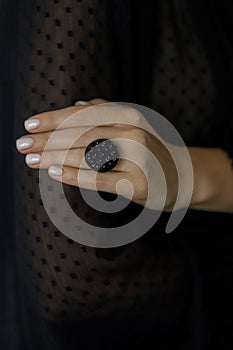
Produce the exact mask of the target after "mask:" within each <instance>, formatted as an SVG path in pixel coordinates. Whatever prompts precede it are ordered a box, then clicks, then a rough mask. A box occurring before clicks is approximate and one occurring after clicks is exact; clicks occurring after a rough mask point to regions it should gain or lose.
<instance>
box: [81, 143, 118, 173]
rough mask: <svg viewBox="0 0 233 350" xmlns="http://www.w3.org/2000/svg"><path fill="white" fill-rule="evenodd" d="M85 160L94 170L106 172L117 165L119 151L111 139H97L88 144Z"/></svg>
mask: <svg viewBox="0 0 233 350" xmlns="http://www.w3.org/2000/svg"><path fill="white" fill-rule="evenodd" d="M85 160H86V163H87V165H88V166H89V167H90V168H91V169H92V170H95V171H97V172H99V173H105V172H107V171H110V170H112V169H113V168H114V167H115V166H116V164H117V162H118V160H119V152H118V149H117V147H116V146H115V145H114V143H113V142H112V141H110V140H109V139H97V140H94V141H92V142H91V143H90V144H89V145H88V146H87V148H86V150H85Z"/></svg>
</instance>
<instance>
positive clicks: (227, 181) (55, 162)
mask: <svg viewBox="0 0 233 350" xmlns="http://www.w3.org/2000/svg"><path fill="white" fill-rule="evenodd" d="M88 102H89V105H86V106H85V105H81V104H76V105H75V106H71V107H68V108H64V109H60V110H57V111H50V112H45V113H41V114H38V115H36V116H33V117H31V118H29V119H28V120H30V119H35V118H36V119H38V120H40V126H39V127H37V128H35V129H33V130H30V131H29V133H28V134H27V135H24V136H22V138H20V140H22V139H23V138H25V137H26V138H28V137H30V138H32V139H33V145H32V146H31V147H29V148H27V149H23V150H19V152H20V153H21V154H23V155H27V154H32V153H36V154H40V155H42V160H41V162H40V163H38V164H33V165H32V164H31V165H30V164H28V166H29V167H30V168H32V169H38V168H45V169H49V168H50V166H56V167H59V168H61V169H62V175H61V176H55V175H51V174H50V173H49V174H50V176H51V177H52V178H53V179H54V180H56V181H62V182H63V183H66V184H69V185H72V186H77V187H79V186H80V187H83V188H86V189H91V190H99V191H105V192H111V193H116V191H117V192H118V194H121V195H122V196H124V197H126V198H130V199H132V200H133V201H134V202H136V203H138V204H140V205H143V206H146V207H148V208H150V209H153V210H158V209H160V208H161V206H163V210H164V211H167V212H170V211H171V210H172V208H173V207H174V204H175V201H176V196H177V189H178V176H177V171H176V166H175V164H174V161H173V159H172V157H171V155H170V153H169V152H168V150H167V149H166V147H165V146H164V143H163V142H161V140H160V139H159V137H156V133H155V131H154V130H150V128H151V127H150V126H148V124H147V122H146V120H145V119H144V117H143V116H142V115H139V113H138V111H136V110H134V109H133V108H127V107H126V106H123V107H119V106H114V104H112V105H111V104H106V102H107V101H105V100H102V99H93V100H90V101H88ZM103 104H104V105H105V106H106V107H107V108H108V110H107V112H108V113H107V114H108V118H109V119H106V118H105V119H103V120H102V119H101V118H103V116H104V113H103V111H104V110H101V109H96V110H94V109H93V108H92V109H90V108H89V107H90V106H98V105H102V106H103ZM107 105H109V106H107ZM88 108H89V110H87V109H88ZM119 108H120V110H119ZM89 111H92V112H90V113H89ZM93 111H94V112H93ZM75 112H80V113H79V114H78V116H79V117H76V118H75V119H74V118H73V119H70V118H69V117H70V116H71V115H72V114H73V113H75ZM109 112H110V113H109ZM119 115H123V116H124V119H122V123H121V120H119V122H116V120H117V121H118V119H119ZM68 118H69V119H68ZM125 122H127V124H123V123H125ZM61 123H63V124H61ZM103 123H107V124H103ZM90 127H91V129H90ZM145 129H147V130H145ZM149 131H151V132H149ZM52 135H53V137H52V139H51V136H52ZM79 136H80V137H79ZM98 138H109V139H111V138H113V139H114V138H116V139H118V138H123V139H124V140H123V141H116V142H115V144H116V145H117V147H118V150H119V153H120V154H121V155H122V154H123V158H127V159H120V161H119V162H118V164H117V166H116V167H115V168H114V169H113V170H111V171H110V172H107V173H96V172H94V171H93V170H91V169H90V168H89V167H88V165H87V164H86V163H85V160H84V161H83V159H84V152H85V149H86V147H87V145H88V144H89V143H90V142H92V141H93V140H95V139H98ZM72 139H76V141H75V142H74V143H73V144H72V145H71V147H70V145H69V143H70V140H72ZM48 141H49V142H48ZM137 145H138V146H137ZM140 145H143V146H144V147H140ZM170 147H171V145H170ZM173 148H175V147H173ZM187 149H188V152H189V154H190V157H191V161H192V165H193V175H194V187H193V192H192V198H191V202H190V205H189V208H190V209H198V210H207V211H219V212H228V213H233V167H232V166H231V161H230V159H229V158H228V156H227V154H226V153H225V152H224V151H223V150H221V149H219V148H201V147H188V148H187ZM144 150H149V151H150V152H146V151H144ZM175 151H176V150H175ZM177 151H178V150H177ZM148 153H149V154H148ZM153 156H154V157H155V158H156V159H157V160H158V161H159V163H160V165H161V167H162V169H163V172H164V174H165V179H166V188H167V194H166V195H165V194H164V179H163V177H162V175H161V171H160V168H159V166H158V164H157V163H156V161H153V159H154V158H153ZM139 159H140V160H141V161H142V164H141V165H142V169H143V171H142V169H140V167H139V166H137V164H135V163H136V162H137V161H139ZM63 160H64V163H63ZM181 161H184V160H182V159H181ZM184 168H185V164H184ZM77 176H79V178H78V177H77ZM94 176H96V180H95V181H94V180H93V179H94ZM119 180H121V186H118V188H117V186H116V184H117V183H118V182H119ZM148 181H149V182H150V183H152V184H155V183H156V186H153V185H152V186H150V190H149V194H148ZM129 183H131V185H132V186H133V189H134V190H133V195H132V187H130V186H129ZM185 190H186V189H185V188H184V189H183V191H184V192H185ZM180 206H181V207H182V203H181V204H180Z"/></svg>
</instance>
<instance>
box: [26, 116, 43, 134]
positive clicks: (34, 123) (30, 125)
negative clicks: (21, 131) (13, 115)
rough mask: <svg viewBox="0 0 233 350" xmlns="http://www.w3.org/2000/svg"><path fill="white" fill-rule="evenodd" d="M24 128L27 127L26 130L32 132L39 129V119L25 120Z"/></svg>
mask: <svg viewBox="0 0 233 350" xmlns="http://www.w3.org/2000/svg"><path fill="white" fill-rule="evenodd" d="M24 126H25V129H27V130H28V131H30V130H33V129H36V128H38V127H39V126H40V121H39V119H28V120H25V122H24Z"/></svg>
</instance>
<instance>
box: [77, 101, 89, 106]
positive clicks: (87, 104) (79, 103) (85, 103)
mask: <svg viewBox="0 0 233 350" xmlns="http://www.w3.org/2000/svg"><path fill="white" fill-rule="evenodd" d="M74 105H75V106H76V105H82V106H89V105H90V102H88V101H77V102H75V104H74Z"/></svg>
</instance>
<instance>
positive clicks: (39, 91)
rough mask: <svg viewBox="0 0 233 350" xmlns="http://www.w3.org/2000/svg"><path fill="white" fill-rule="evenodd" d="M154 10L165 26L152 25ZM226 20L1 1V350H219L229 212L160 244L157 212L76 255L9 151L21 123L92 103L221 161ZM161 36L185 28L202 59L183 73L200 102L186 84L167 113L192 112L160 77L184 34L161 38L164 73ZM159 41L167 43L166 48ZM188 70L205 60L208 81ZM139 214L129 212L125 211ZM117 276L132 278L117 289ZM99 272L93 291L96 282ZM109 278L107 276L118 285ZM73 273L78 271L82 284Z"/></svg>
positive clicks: (182, 6) (227, 303)
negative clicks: (142, 230) (211, 151)
mask: <svg viewBox="0 0 233 350" xmlns="http://www.w3.org/2000/svg"><path fill="white" fill-rule="evenodd" d="M163 4H166V6H165V5H163ZM164 6H165V7H164ZM72 11H75V12H72ZM163 11H165V15H167V17H169V18H170V20H168V22H166V21H165V24H164V27H163V22H161V18H165V17H166V16H165V17H163V16H162V14H163V13H164V12H163ZM184 11H187V13H186V12H184ZM74 13H75V14H74ZM232 13H233V5H232V4H231V2H230V1H227V0H222V1H209V0H208V1H205V2H203V1H201V0H197V1H189V2H188V1H185V0H182V1H178V0H177V1H176V0H171V1H165V2H163V1H149V0H146V1H144V2H143V4H141V3H138V2H135V1H130V0H126V1H123V0H119V1H118V0H111V1H107V0H102V1H101V0H99V1H97V0H93V1H92V0H90V1H86V0H83V1H75V2H74V1H68V0H62V1H59V0H58V1H52V0H49V1H45V0H44V1H40V0H36V1H29V0H28V1H27V0H18V1H6V0H0V42H1V56H0V60H1V61H0V70H1V80H0V108H1V109H0V110H1V119H2V124H1V129H0V131H1V172H0V174H1V183H2V186H1V199H2V202H1V203H2V204H1V215H2V217H1V220H2V225H1V236H0V249H1V254H0V272H1V279H2V282H1V289H0V348H1V349H4V350H5V349H9V350H13V349H14V350H21V349H29V350H31V349H44V350H47V349H50V350H51V349H56V350H59V349H61V350H62V349H66V348H67V349H76V348H77V346H79V348H80V349H92V348H93V347H94V346H95V348H97V349H109V348H112V349H120V348H123V349H124V348H129V347H130V346H132V345H133V346H134V348H135V349H137V348H138V349H139V348H140V349H141V348H142V347H147V346H149V344H150V343H151V341H152V342H153V344H155V346H156V345H157V346H158V347H159V348H161V349H167V348H169V347H170V346H172V347H173V349H179V350H180V349H189V350H191V349H195V350H197V349H198V350H200V349H215V348H216V349H219V348H221V349H223V350H227V349H230V348H232V345H233V338H232V334H231V333H232V331H231V325H232V315H231V308H232V306H233V303H232V300H231V299H232V292H233V282H232V269H233V258H232V252H231V247H232V243H233V235H232V225H233V215H232V214H223V213H208V212H198V211H196V212H195V211H189V212H188V213H187V215H186V217H185V219H184V220H183V222H182V223H181V225H180V226H179V227H178V228H177V230H176V231H175V232H174V233H172V235H171V236H169V235H168V236H165V234H164V227H165V223H166V222H167V219H168V215H167V214H165V213H164V214H162V216H161V218H160V220H159V222H158V225H157V226H156V228H154V231H153V230H151V232H149V233H148V234H147V235H145V236H144V237H143V238H142V239H141V240H139V241H138V242H136V243H135V244H133V245H130V246H129V247H124V249H122V250H121V249H119V250H117V249H116V250H115V251H111V252H110V253H109V252H103V251H102V250H101V249H100V250H94V249H91V248H89V247H81V246H80V245H78V244H74V243H73V242H71V241H70V240H67V239H66V238H65V237H63V236H62V235H61V233H60V232H58V231H57V230H56V229H55V228H53V226H52V225H51V223H50V222H49V221H48V220H47V218H46V217H45V215H44V213H43V208H42V206H41V205H40V204H39V203H40V202H39V199H40V194H39V191H38V186H37V185H38V183H37V178H38V175H37V174H36V172H32V171H30V170H28V169H27V168H26V167H25V165H24V161H23V159H22V158H21V159H19V155H18V154H16V152H14V144H15V138H16V137H19V136H21V135H22V134H24V133H25V131H24V130H23V120H24V119H26V118H27V117H29V116H31V115H33V114H36V113H40V112H43V111H45V110H53V109H57V108H64V107H67V106H69V105H72V104H73V103H74V102H75V101H76V100H78V99H79V100H87V99H90V98H94V97H103V98H106V99H109V100H112V101H126V102H133V103H138V104H143V105H146V106H148V107H151V108H154V109H156V108H158V109H159V111H160V112H161V113H162V114H164V115H165V116H167V117H168V118H170V120H171V121H173V122H174V121H175V124H176V123H177V124H176V126H177V127H178V129H179V131H180V132H183V135H182V136H184V139H185V141H186V142H187V143H188V145H194V146H203V147H221V148H223V149H226V150H227V151H229V153H232V150H233V108H232V104H233V102H232V101H233V99H232V80H233V64H232V62H233V37H232V31H231V17H232ZM184 14H185V15H184ZM69 16H73V17H69ZM187 16H189V17H187ZM69 18H76V19H77V20H76V21H74V20H73V21H70V20H69ZM187 18H191V20H190V22H189V21H188V20H187ZM192 20H193V21H192ZM42 21H45V22H44V24H42V23H41V22H42ZM64 23H65V28H66V29H64V31H63V28H64V27H63V26H64ZM69 26H71V27H69ZM169 26H171V28H172V30H174V33H175V34H177V33H178V34H179V33H183V32H184V28H185V29H187V33H188V34H192V33H194V34H195V36H194V37H195V38H196V37H197V38H198V39H199V41H198V44H197V43H196V42H195V41H194V43H191V44H193V46H192V45H191V49H190V50H191V51H190V52H192V49H193V48H194V49H196V50H197V52H198V48H199V46H198V45H199V44H200V47H201V48H202V49H204V52H205V56H204V58H202V56H201V55H200V56H198V59H197V61H195V62H193V61H192V62H190V65H189V66H188V65H187V67H189V69H187V71H185V74H186V75H184V77H186V78H187V77H188V76H189V73H190V74H191V75H192V74H196V78H197V80H198V84H200V87H199V85H198V89H200V90H201V89H202V99H201V98H200V99H199V100H198V98H197V96H196V95H195V93H196V92H195V91H196V90H195V89H196V84H197V82H195V80H194V81H193V85H188V84H187V85H185V86H184V87H183V91H182V96H183V97H182V96H181V97H179V99H180V100H179V103H180V105H182V104H183V101H186V100H187V99H189V100H193V101H194V100H198V102H199V104H200V105H199V113H200V114H199V115H197V113H196V110H195V108H197V110H198V106H197V107H195V105H194V104H192V103H190V105H186V106H185V108H184V111H183V112H182V111H180V109H179V108H178V109H177V111H178V112H177V113H175V112H174V111H175V107H176V106H174V105H173V103H172V101H173V99H176V96H175V97H174V96H173V99H172V96H171V98H170V99H168V98H167V91H169V89H170V87H172V86H173V84H174V83H176V84H177V85H176V86H177V89H174V91H175V90H177V91H178V90H179V89H180V88H182V87H180V85H179V81H180V80H179V79H180V77H181V75H178V81H176V82H174V80H169V79H173V76H171V77H170V72H171V73H172V71H173V70H174V68H173V66H172V64H177V60H176V61H175V62H173V60H172V59H173V58H174V56H173V54H174V53H176V52H178V53H179V54H182V52H183V53H184V56H182V55H181V56H182V57H184V58H185V60H187V61H188V54H187V52H189V51H188V49H187V48H190V46H187V47H186V46H185V47H184V38H185V34H186V32H185V33H184V36H182V35H181V36H180V35H174V38H170V41H169V40H168V41H169V43H168V47H169V48H170V49H169V50H170V52H171V57H169V59H171V61H170V64H171V65H170V66H169V67H168V66H167V65H166V55H165V53H164V52H163V43H164V41H163V39H164V38H165V36H163V33H164V32H163V30H162V29H161V28H168V27H169ZM169 28H170V27H169ZM22 34H23V35H24V36H22ZM54 37H55V38H56V39H54ZM37 38H38V39H37ZM39 38H40V39H39ZM192 38H193V37H192ZM76 39H78V42H77V40H76ZM75 40H76V41H75ZM172 40H173V41H174V42H175V45H174V47H173V46H169V45H170V44H171V43H172V42H173V41H172ZM30 45H31V46H30ZM40 45H41V47H40ZM188 45H189V44H188ZM166 47H167V46H166V45H165V48H166ZM179 48H180V50H181V51H179ZM71 49H72V51H71ZM56 50H57V51H56ZM59 50H60V51H59ZM176 50H178V51H176ZM182 50H183V51H182ZM55 51H56V54H54V52H55ZM194 52H195V53H196V51H194ZM50 53H51V55H50ZM158 53H159V54H158ZM163 53H164V56H163ZM185 53H186V56H185ZM44 54H45V56H46V55H47V56H48V57H47V56H46V58H44V56H43V55H44ZM179 54H178V55H177V58H178V66H179V57H181V56H179ZM53 55H54V56H53ZM41 57H42V58H41ZM160 58H161V59H160ZM191 60H192V57H191ZM64 62H65V63H64ZM161 62H162V66H161V65H160V64H161ZM185 62H186V61H185ZM200 62H201V64H202V63H203V62H204V63H205V62H207V63H208V69H207V73H206V70H205V69H204V70H203V71H202V72H199V73H197V72H198V69H199V68H197V67H199V66H198V64H199V63H200ZM156 64H157V66H156ZM154 67H157V70H156V69H155V68H154ZM176 67H177V66H176ZM181 68H182V67H181ZM204 68H205V67H204ZM163 70H165V73H166V74H165V75H164V72H163ZM67 72H68V73H69V74H68V73H67ZM152 72H154V73H152ZM52 73H53V74H54V76H52V75H53V74H52ZM66 74H67V75H66ZM159 74H160V75H159ZM182 74H183V73H182ZM58 76H59V77H60V79H58ZM186 78H184V82H186V80H185V79H186ZM212 79H213V80H212ZM45 80H46V81H45ZM182 82H183V80H182ZM212 82H214V83H213V86H212V85H211V84H212ZM161 84H162V85H163V86H162V87H161ZM169 84H171V85H169ZM164 86H166V88H165V91H164V90H163V89H164ZM192 88H193V90H192ZM171 89H172V88H171ZM203 91H204V92H203ZM187 96H188V97H187ZM209 99H212V102H213V103H212V104H208V103H207V100H209ZM177 100H178V99H177ZM202 109H204V111H205V112H204V114H201V113H202V112H203V111H202ZM194 110H195V113H194V112H193V120H191V119H192V118H191V116H192V111H194ZM186 111H187V113H186ZM188 114H189V116H190V118H188ZM179 118H180V119H179ZM190 120H191V122H192V123H191V122H190ZM203 120H204V121H203ZM202 121H203V124H202ZM179 123H180V124H179ZM190 123H191V124H190ZM13 130H14V131H13ZM13 159H15V162H14V164H13ZM65 188H66V194H67V196H68V197H69V200H70V202H71V203H72V204H73V206H74V209H75V207H76V209H77V205H75V204H76V202H79V201H80V202H79V203H81V205H79V207H81V216H83V217H86V219H88V218H89V219H90V220H93V221H95V220H97V221H98V220H99V221H100V222H101V221H103V220H104V217H103V216H101V215H99V216H98V215H96V213H93V212H92V211H90V210H89V208H87V206H85V204H83V203H82V200H81V198H80V197H79V193H78V190H76V191H75V192H74V191H73V190H72V189H71V188H70V187H69V186H65ZM53 190H56V185H54V189H53ZM77 198H78V200H77ZM36 203H37V204H36ZM14 208H15V209H14ZM14 210H15V212H16V213H14ZM139 210H140V208H139V207H138V206H136V205H134V204H132V207H131V208H129V212H128V214H129V215H132V213H133V212H134V211H139ZM121 219H122V220H123V218H121ZM118 220H119V217H117V216H116V217H115V218H114V219H113V221H114V222H117V221H118ZM109 222H110V223H111V224H112V219H109ZM114 222H113V224H114ZM41 225H42V226H41ZM35 228H36V229H35ZM41 242H44V243H43V244H44V246H43V248H42V249H41ZM135 252H136V254H138V255H135ZM136 257H137V258H138V260H139V257H140V261H141V263H140V264H139V263H138V261H137V258H136ZM24 258H25V260H26V262H27V268H25V262H24ZM80 261H81V264H80ZM48 262H49V263H48ZM52 262H53V263H54V265H55V266H52ZM55 262H56V264H55ZM57 262H58V263H57ZM51 266H52V267H53V268H55V270H54V269H53V272H52V273H51V270H52V268H51ZM129 266H131V271H132V270H134V271H133V272H134V273H132V274H131V275H130V278H131V279H130V278H128V281H127V273H126V271H127V269H128V267H129ZM132 266H133V268H132ZM100 267H101V268H102V269H103V271H104V273H103V275H101V279H100V280H101V281H102V282H103V284H101V283H102V282H101V283H100V280H98V278H99V276H98V274H97V272H96V270H97V271H98V269H99V268H100ZM111 267H112V270H111ZM28 268H29V269H28ZM114 268H119V271H120V277H119V279H118V277H116V275H114ZM147 269H148V270H147ZM60 270H62V271H60ZM129 270H130V269H129ZM64 271H65V272H64ZM111 271H112V272H111ZM135 271H136V273H135ZM76 272H77V273H78V274H79V273H81V274H82V277H83V279H82V282H81V287H80V280H78V279H77V278H76V277H77V276H76ZM153 274H154V275H153ZM122 276H124V279H122ZM66 277H67V278H66ZM136 277H137V278H136ZM152 277H153V278H152ZM96 280H97V281H98V283H96ZM67 281H68V282H67ZM131 282H132V283H131ZM59 283H60V286H61V289H60V290H58V292H57V284H59ZM130 283H131V284H130ZM109 284H110V286H109ZM112 286H113V287H112ZM114 286H117V287H116V288H114ZM128 286H129V287H128ZM95 288H96V289H95ZM111 288H112V289H111ZM92 290H95V291H96V293H92ZM116 290H117V291H118V292H119V293H116V292H115V291H116ZM132 290H133V291H132ZM135 291H136V292H135ZM143 294H144V295H146V297H147V301H146V303H144V300H143ZM93 295H94V296H93ZM97 295H98V300H97V301H96V299H95V297H96V296H97ZM77 296H78V301H79V302H77V300H76V297H77ZM106 296H107V299H106ZM135 296H136V298H135ZM117 297H118V299H117ZM133 297H134V298H133ZM37 298H38V300H37V301H38V305H36V303H35V300H36V299H37ZM130 298H131V299H130ZM86 300H87V301H86ZM109 300H110V302H108V301H109ZM126 300H130V302H131V304H130V307H128V302H127V301H126ZM51 310H52V311H53V312H52V313H51ZM73 313H74V315H75V317H73V316H74V315H73ZM41 314H42V316H41ZM51 315H52V316H54V315H55V316H56V317H58V322H54V319H53V317H52V316H51ZM67 315H68V316H70V315H72V317H73V319H72V317H71V320H70V319H69V317H68V316H67ZM56 317H55V318H56Z"/></svg>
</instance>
